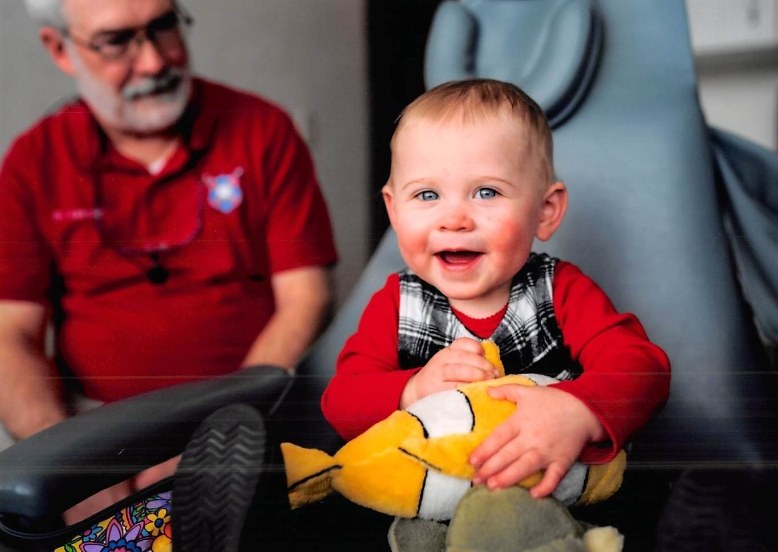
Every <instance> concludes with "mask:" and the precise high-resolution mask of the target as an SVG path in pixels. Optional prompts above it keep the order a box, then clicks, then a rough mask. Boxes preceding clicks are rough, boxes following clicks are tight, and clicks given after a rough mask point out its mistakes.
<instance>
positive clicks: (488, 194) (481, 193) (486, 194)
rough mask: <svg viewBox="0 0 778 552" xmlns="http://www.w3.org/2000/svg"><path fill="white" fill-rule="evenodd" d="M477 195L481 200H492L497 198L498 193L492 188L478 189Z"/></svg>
mask: <svg viewBox="0 0 778 552" xmlns="http://www.w3.org/2000/svg"><path fill="white" fill-rule="evenodd" d="M475 195H476V197H478V198H479V199H492V198H494V197H497V191H496V190H493V189H492V188H478V190H477V191H476V193H475Z"/></svg>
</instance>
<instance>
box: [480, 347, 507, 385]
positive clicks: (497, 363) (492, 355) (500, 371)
mask: <svg viewBox="0 0 778 552" xmlns="http://www.w3.org/2000/svg"><path fill="white" fill-rule="evenodd" d="M481 347H482V348H483V350H484V357H485V358H486V360H488V361H489V362H490V363H491V364H492V366H494V367H495V368H497V377H500V378H501V377H503V376H504V375H505V367H504V366H503V365H502V361H501V360H500V347H498V346H497V343H495V342H494V341H492V340H491V339H486V340H484V341H482V342H481Z"/></svg>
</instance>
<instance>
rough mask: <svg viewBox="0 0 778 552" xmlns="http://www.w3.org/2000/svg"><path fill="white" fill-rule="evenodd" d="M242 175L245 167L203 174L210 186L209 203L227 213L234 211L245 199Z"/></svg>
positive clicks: (206, 183) (204, 180) (207, 184)
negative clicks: (214, 173) (216, 173)
mask: <svg viewBox="0 0 778 552" xmlns="http://www.w3.org/2000/svg"><path fill="white" fill-rule="evenodd" d="M241 176H243V167H237V168H236V169H235V170H234V171H232V172H231V173H229V174H219V175H216V176H211V175H209V174H205V175H203V182H205V185H206V186H208V205H210V206H211V207H213V208H214V209H216V210H217V211H221V212H222V213H224V214H225V215H227V214H229V213H231V212H232V211H234V210H235V209H236V208H237V207H238V205H240V204H241V202H242V201H243V190H242V189H241V187H240V177H241Z"/></svg>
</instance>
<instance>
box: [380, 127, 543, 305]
mask: <svg viewBox="0 0 778 552" xmlns="http://www.w3.org/2000/svg"><path fill="white" fill-rule="evenodd" d="M529 136H530V134H529V132H528V131H526V130H525V129H523V128H522V126H520V125H518V124H517V123H516V121H514V120H511V119H509V118H507V117H498V116H495V117H490V118H488V119H486V120H482V121H474V122H466V123H465V122H462V121H460V120H447V121H443V122H439V121H430V120H427V119H423V118H418V117H417V118H415V119H411V120H407V121H405V122H404V126H403V127H402V129H401V130H400V131H399V134H398V135H397V136H396V138H395V142H394V144H393V146H394V147H393V155H392V174H391V178H390V181H389V183H388V184H387V185H386V187H385V188H384V199H385V202H386V207H387V210H388V213H389V218H390V220H391V222H392V226H393V227H394V229H395V231H396V233H397V238H398V243H399V247H400V252H401V253H402V256H403V259H404V260H405V262H406V263H407V264H408V266H409V268H411V269H412V270H413V271H414V272H415V273H416V274H417V275H418V276H419V277H420V278H422V279H424V280H425V281H427V282H429V283H430V284H432V285H433V286H435V287H436V288H437V289H439V290H440V291H441V292H442V293H443V294H445V295H446V296H447V297H448V298H449V301H450V303H451V305H452V306H453V307H455V308H457V309H459V310H461V311H462V312H465V313H466V314H468V315H470V316H488V315H491V314H493V313H495V312H497V311H498V310H500V309H501V308H502V307H503V306H504V305H505V303H506V302H507V300H508V293H509V290H510V284H511V280H512V278H513V276H514V275H515V274H516V273H517V272H518V271H519V270H520V268H521V267H522V266H523V265H524V263H525V262H526V260H527V258H528V256H529V253H530V249H531V247H532V243H533V240H534V238H535V234H536V231H537V229H538V222H539V220H540V217H541V211H542V207H543V203H544V202H543V197H544V191H545V190H546V189H547V188H548V186H547V185H546V184H545V182H543V172H542V171H541V170H540V167H541V164H540V163H539V162H538V161H537V160H536V159H530V158H529V156H528V155H527V151H528V148H527V140H528V138H529Z"/></svg>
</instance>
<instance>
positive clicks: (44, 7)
mask: <svg viewBox="0 0 778 552" xmlns="http://www.w3.org/2000/svg"><path fill="white" fill-rule="evenodd" d="M24 5H25V6H26V7H27V13H29V14H30V17H31V18H32V19H33V21H35V22H36V23H37V24H38V25H40V26H41V27H55V28H57V29H64V28H65V27H67V21H65V13H64V11H63V10H62V0H24Z"/></svg>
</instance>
